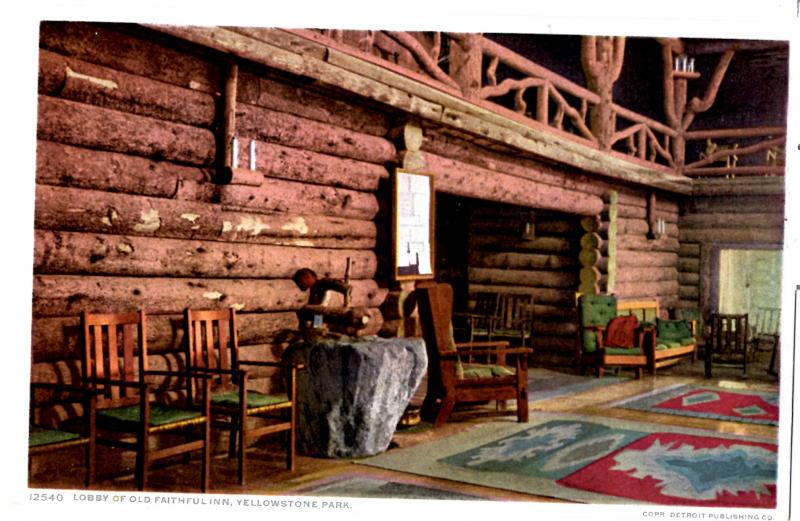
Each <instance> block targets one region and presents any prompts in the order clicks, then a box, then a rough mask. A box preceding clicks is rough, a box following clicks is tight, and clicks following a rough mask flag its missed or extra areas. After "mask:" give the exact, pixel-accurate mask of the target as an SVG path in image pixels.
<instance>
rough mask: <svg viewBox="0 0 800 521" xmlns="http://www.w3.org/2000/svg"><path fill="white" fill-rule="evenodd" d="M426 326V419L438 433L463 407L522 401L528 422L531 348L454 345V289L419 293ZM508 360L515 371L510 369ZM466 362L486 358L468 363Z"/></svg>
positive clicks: (521, 413)
mask: <svg viewBox="0 0 800 521" xmlns="http://www.w3.org/2000/svg"><path fill="white" fill-rule="evenodd" d="M416 293H417V296H416V298H417V302H418V306H419V317H420V324H421V326H422V333H423V337H424V339H425V345H426V350H427V353H428V392H427V394H426V396H425V401H424V402H423V405H422V411H421V412H422V415H423V416H424V417H428V418H434V425H435V426H436V427H439V426H442V425H443V424H445V423H446V422H447V419H448V417H449V416H450V413H451V412H452V410H453V408H454V407H455V405H456V404H457V403H470V402H472V403H474V402H481V401H486V400H498V401H503V400H516V409H517V411H516V412H517V421H519V422H527V421H528V355H530V353H532V352H533V350H532V349H530V348H508V342H507V341H487V342H469V343H460V344H457V343H456V342H455V341H454V340H453V328H452V322H451V319H452V311H453V288H452V287H451V286H450V285H449V284H437V283H431V282H426V283H425V284H424V285H420V286H419V287H418V288H417V290H416ZM506 356H512V357H513V358H514V365H513V366H507V365H506ZM462 357H465V358H469V357H485V360H486V363H466V362H464V361H462Z"/></svg>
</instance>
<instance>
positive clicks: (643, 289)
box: [614, 277, 678, 299]
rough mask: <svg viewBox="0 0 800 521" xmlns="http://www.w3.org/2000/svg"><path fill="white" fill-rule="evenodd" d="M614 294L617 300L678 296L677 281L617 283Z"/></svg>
mask: <svg viewBox="0 0 800 521" xmlns="http://www.w3.org/2000/svg"><path fill="white" fill-rule="evenodd" d="M614 292H615V293H616V294H617V297H618V298H626V299H633V298H655V297H662V296H663V297H670V296H676V297H677V295H678V280H677V277H676V278H675V279H674V280H662V281H655V282H617V285H616V287H615V288H614Z"/></svg>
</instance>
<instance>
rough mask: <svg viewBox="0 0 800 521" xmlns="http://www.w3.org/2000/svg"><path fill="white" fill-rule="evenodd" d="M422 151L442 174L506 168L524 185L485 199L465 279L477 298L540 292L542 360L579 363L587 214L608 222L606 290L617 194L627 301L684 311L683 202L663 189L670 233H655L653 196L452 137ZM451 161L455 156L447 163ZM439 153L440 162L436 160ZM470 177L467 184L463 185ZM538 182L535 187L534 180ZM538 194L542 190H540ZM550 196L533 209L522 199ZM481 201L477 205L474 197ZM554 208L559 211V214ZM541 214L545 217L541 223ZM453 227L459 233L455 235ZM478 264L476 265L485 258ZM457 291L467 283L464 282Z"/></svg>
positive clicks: (621, 286) (658, 211)
mask: <svg viewBox="0 0 800 521" xmlns="http://www.w3.org/2000/svg"><path fill="white" fill-rule="evenodd" d="M422 149H423V151H424V153H425V159H426V161H427V164H428V165H431V164H433V165H435V168H432V171H435V172H436V175H437V179H438V178H439V177H441V178H442V179H447V176H448V174H449V176H452V178H457V176H464V172H470V171H476V172H480V173H481V174H482V175H485V174H486V173H503V174H504V175H506V176H508V177H509V178H513V179H517V180H519V181H520V186H521V187H522V188H521V190H523V191H524V192H525V193H524V194H523V195H518V196H517V197H518V198H519V199H517V200H509V199H507V198H502V197H497V198H495V199H492V200H493V201H496V202H497V203H506V204H499V205H498V204H492V205H487V204H486V203H483V204H478V205H477V206H476V214H475V215H476V217H475V219H477V220H474V221H472V222H473V225H472V227H471V229H470V234H469V235H470V239H469V244H470V253H469V258H470V266H469V270H468V271H469V273H468V276H467V277H466V278H465V280H463V281H462V282H463V284H464V285H466V286H467V287H468V294H469V296H470V298H473V299H474V294H475V293H476V292H477V291H492V290H497V291H500V290H504V291H509V290H513V291H524V292H527V291H532V292H533V293H534V296H535V299H536V302H537V312H538V316H539V317H540V318H539V319H537V325H536V327H537V329H538V331H537V336H536V341H535V346H537V347H536V352H537V353H538V354H537V355H536V357H537V360H536V361H537V362H541V363H546V364H557V365H568V364H570V363H572V357H573V350H574V338H575V337H574V331H575V329H576V320H577V319H576V317H577V313H576V309H575V293H576V291H577V290H578V282H579V279H578V273H579V271H580V265H579V262H578V260H579V258H578V255H579V253H580V249H581V246H580V240H581V236H582V234H583V233H584V232H583V230H582V229H581V227H580V217H581V216H585V215H586V216H597V217H599V218H600V220H601V225H600V231H599V237H600V244H599V248H598V249H599V253H600V258H599V261H598V263H597V268H598V272H599V277H600V280H599V288H600V291H603V292H605V291H608V289H609V288H608V286H607V283H608V271H609V234H608V231H609V227H610V226H609V219H610V203H611V194H612V192H616V194H617V196H616V198H617V212H616V239H615V240H616V256H615V258H616V260H615V263H616V282H615V284H614V286H613V289H612V292H613V293H615V294H616V295H617V296H618V297H619V298H626V299H657V300H658V301H659V303H660V306H661V307H662V308H663V309H665V310H666V309H668V308H673V307H676V306H677V304H678V301H679V284H678V248H679V243H678V204H679V203H678V199H676V198H675V197H674V196H670V195H669V194H665V193H661V192H659V193H658V194H657V197H656V199H657V203H656V206H655V209H654V211H655V218H661V219H664V221H665V223H666V233H665V234H664V235H663V236H661V237H658V238H655V239H650V238H648V231H649V226H648V210H647V202H648V196H649V192H648V191H647V190H645V189H642V188H636V187H633V186H630V185H622V184H619V183H614V182H611V181H605V180H601V179H598V178H594V177H589V176H586V175H584V174H582V173H580V172H574V171H565V170H559V169H556V168H554V167H552V166H549V165H546V164H543V163H541V162H538V161H535V160H533V159H527V158H524V157H520V156H518V155H511V154H504V153H501V152H500V151H495V150H490V149H488V148H485V147H483V146H480V145H479V144H477V143H475V142H471V141H469V140H467V139H464V138H461V137H456V136H453V135H449V134H444V133H437V132H433V133H429V134H427V135H426V139H425V141H424V143H423V146H422ZM441 158H446V159H441ZM431 159H433V161H431ZM476 179H480V178H473V177H470V178H468V179H463V177H462V182H461V183H459V184H458V186H459V188H458V192H456V194H457V195H458V194H459V193H465V194H470V193H471V192H477V191H479V190H480V186H481V184H480V183H478V182H476ZM465 183H469V185H468V186H464V184H465ZM525 183H530V184H525ZM531 192H533V193H531ZM522 198H525V199H526V200H529V201H533V200H541V201H547V203H544V204H530V206H533V207H536V208H537V210H531V209H530V208H528V209H524V208H521V207H520V206H514V205H515V204H516V205H519V204H522V203H521V202H519V201H520V199H522ZM473 204H474V203H473ZM548 210H559V211H558V212H553V211H548ZM528 217H532V219H533V221H534V222H535V223H536V224H535V225H534V233H535V238H534V239H532V240H521V239H520V228H519V225H520V222H521V221H522V220H523V219H525V218H528ZM540 219H541V222H540ZM448 233H452V232H448ZM476 263H477V264H476ZM456 294H458V288H456Z"/></svg>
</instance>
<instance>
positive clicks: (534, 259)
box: [470, 251, 578, 270]
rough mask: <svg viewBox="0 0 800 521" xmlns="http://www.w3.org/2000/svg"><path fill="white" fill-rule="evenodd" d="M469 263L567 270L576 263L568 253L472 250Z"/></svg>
mask: <svg viewBox="0 0 800 521" xmlns="http://www.w3.org/2000/svg"><path fill="white" fill-rule="evenodd" d="M470 264H471V265H474V266H476V267H484V268H509V269H545V270H567V269H573V268H576V267H577V265H578V263H577V261H576V260H575V258H574V257H572V256H568V255H544V254H537V253H515V252H503V253H483V252H477V251H473V252H472V253H471V254H470Z"/></svg>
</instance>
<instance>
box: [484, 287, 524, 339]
mask: <svg viewBox="0 0 800 521" xmlns="http://www.w3.org/2000/svg"><path fill="white" fill-rule="evenodd" d="M533 310H534V307H533V295H532V294H517V293H500V294H498V295H497V305H496V307H495V312H494V319H493V321H492V327H491V330H490V335H489V338H490V339H492V340H508V341H509V343H510V344H511V345H512V346H515V347H530V348H533V319H534V312H533Z"/></svg>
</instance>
